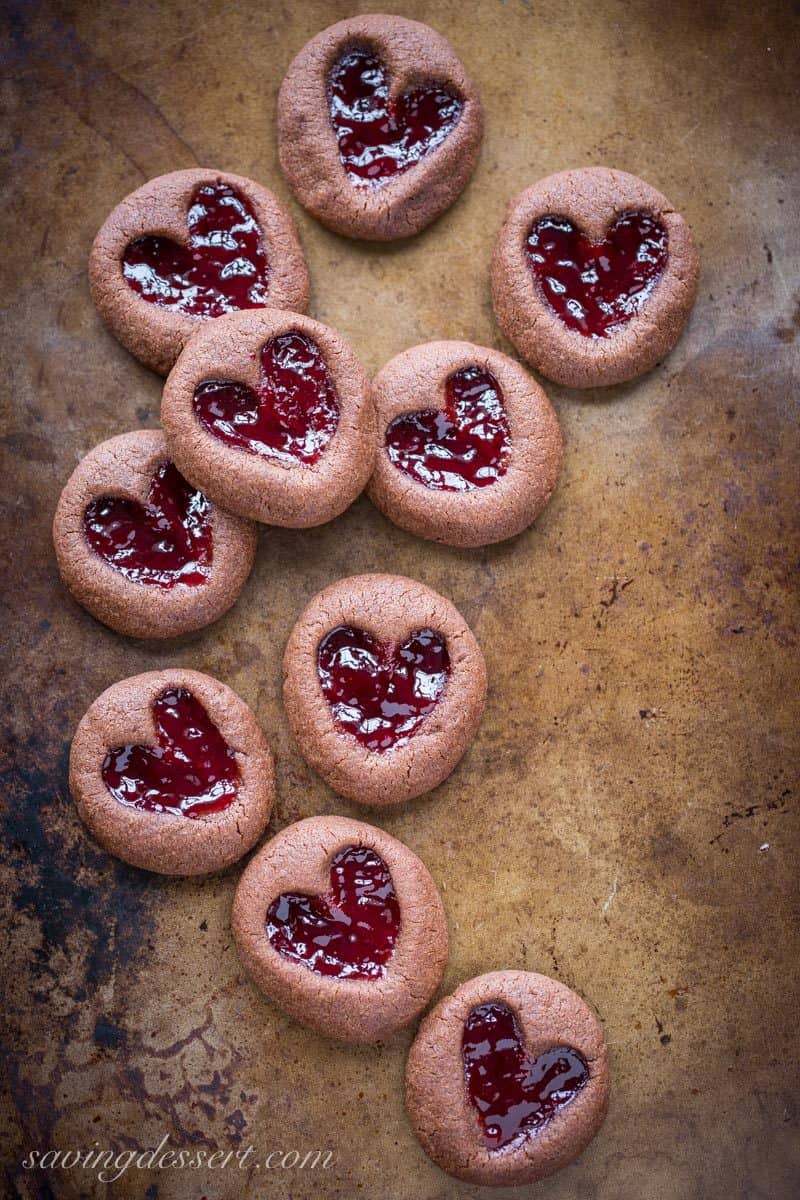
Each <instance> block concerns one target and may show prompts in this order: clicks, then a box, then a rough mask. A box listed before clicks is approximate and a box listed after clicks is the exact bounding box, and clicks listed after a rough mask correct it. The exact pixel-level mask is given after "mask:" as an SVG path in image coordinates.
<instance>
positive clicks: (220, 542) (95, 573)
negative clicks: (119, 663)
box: [53, 429, 256, 638]
mask: <svg viewBox="0 0 800 1200" xmlns="http://www.w3.org/2000/svg"><path fill="white" fill-rule="evenodd" d="M162 470H168V471H169V472H170V474H171V488H172V490H173V491H174V492H175V495H172V496H170V497H169V500H170V505H171V506H172V502H173V501H176V500H177V502H178V505H180V504H182V505H183V506H184V512H183V516H184V518H185V520H186V522H187V523H188V524H187V525H185V526H184V527H183V528H184V533H185V534H186V540H185V547H184V550H183V552H182V554H181V553H180V552H179V548H178V549H177V550H176V548H175V546H174V545H173V546H172V548H171V549H170V547H169V546H165V545H164V542H163V521H164V520H165V514H164V510H163V509H159V508H158V507H156V508H155V509H154V508H153V506H152V504H151V503H150V501H151V499H152V497H153V492H152V489H153V486H154V482H155V483H156V484H157V482H158V477H159V475H160V473H161V472H162ZM172 472H174V474H172ZM104 501H105V502H107V507H106V511H105V512H103V511H102V510H103V507H104ZM108 502H110V503H108ZM115 502H116V503H117V504H119V506H120V509H119V512H115V508H114V505H115ZM132 509H133V510H134V511H133V513H132V511H131V510H132ZM126 510H127V511H126ZM142 510H144V511H142ZM176 515H177V516H180V515H181V514H180V512H179V511H178V510H177V509H175V510H174V511H173V512H172V516H173V517H175V516H176ZM120 519H121V520H122V521H123V522H126V521H130V520H138V521H139V522H140V525H142V526H144V528H143V530H142V532H143V534H144V536H145V538H146V542H147V545H146V546H145V547H144V550H143V552H144V553H145V557H146V558H147V559H148V560H149V561H151V562H152V563H153V564H154V565H153V566H152V567H146V568H145V570H143V571H140V572H139V577H138V578H137V570H136V568H135V566H134V565H133V564H132V563H131V562H130V561H129V560H130V555H131V547H130V545H129V544H128V541H127V539H128V536H129V534H130V527H129V525H127V526H125V527H124V528H123V526H122V525H120V524H119V521H120ZM179 524H180V522H179ZM115 525H116V526H117V529H118V530H119V533H116V532H115V528H114V527H115ZM90 532H91V533H92V535H95V534H96V547H97V548H93V546H92V545H91V544H90V542H89V540H88V537H89V534H90ZM172 532H180V530H178V531H172ZM115 538H116V543H117V544H115ZM53 545H54V547H55V552H56V559H57V561H58V569H59V571H60V573H61V578H62V579H63V581H64V583H65V585H66V587H67V588H68V589H69V591H70V592H71V593H72V595H73V596H74V598H75V599H76V600H77V601H78V603H79V604H81V605H82V606H83V607H84V608H85V609H87V610H88V612H90V613H91V614H92V616H93V617H96V618H97V620H98V621H102V622H103V624H104V625H108V626H110V627H111V628H112V629H115V630H116V631H117V632H118V633H123V634H126V635H127V636H128V637H138V638H166V637H175V636H176V635H178V634H181V633H189V632H191V631H193V630H195V629H202V628H203V627H204V626H206V625H210V624H211V623H212V622H213V621H216V620H217V619H218V618H219V617H221V616H222V615H223V614H224V613H226V612H227V611H228V609H229V608H231V606H232V605H233V604H234V603H235V602H236V600H237V599H238V597H239V594H240V592H241V590H242V588H243V587H244V585H245V583H246V582H247V578H248V576H249V574H250V570H251V568H252V566H253V561H254V558H255V552H256V527H255V525H253V524H252V523H251V522H250V521H245V520H242V519H241V518H240V517H235V516H233V515H232V514H230V513H228V512H225V511H224V510H223V509H221V508H218V507H217V506H216V505H213V504H210V503H209V502H208V501H207V499H206V497H205V496H203V495H202V494H201V493H199V492H196V491H195V490H194V489H193V488H192V487H191V485H189V484H188V483H187V482H186V481H185V479H182V478H181V477H180V474H179V473H178V472H177V471H176V470H175V467H174V465H173V460H172V455H171V454H170V452H169V449H168V447H167V443H166V441H165V439H164V435H163V433H162V432H161V431H160V430H156V429H137V430H134V431H133V432H131V433H121V434H119V435H118V436H117V437H113V438H109V440H108V441H106V442H101V443H100V445H98V446H95V447H94V449H93V450H90V451H89V453H88V454H87V455H86V456H85V457H84V458H83V459H81V461H80V463H79V464H78V466H77V467H76V468H75V470H74V471H73V473H72V475H71V476H70V478H69V480H68V481H67V483H66V485H65V487H64V489H63V491H62V493H61V496H60V498H59V501H58V505H57V507H56V512H55V517H54V519H53ZM101 551H102V552H101ZM176 555H178V559H179V560H180V561H178V560H177V559H176ZM193 555H194V556H195V558H196V561H193V557H192V556H193ZM159 563H165V564H166V566H163V567H162V566H159ZM187 580H188V581H187Z"/></svg>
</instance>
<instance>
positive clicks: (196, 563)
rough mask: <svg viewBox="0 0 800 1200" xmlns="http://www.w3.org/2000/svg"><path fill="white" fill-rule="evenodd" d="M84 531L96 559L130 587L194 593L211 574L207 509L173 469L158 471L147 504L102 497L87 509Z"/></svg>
mask: <svg viewBox="0 0 800 1200" xmlns="http://www.w3.org/2000/svg"><path fill="white" fill-rule="evenodd" d="M83 528H84V532H85V535H86V540H87V541H88V543H89V545H90V546H91V548H92V549H93V550H94V552H95V554H99V555H100V557H101V558H103V559H104V560H105V561H106V562H107V563H109V564H110V565H111V566H112V567H114V568H115V570H117V571H120V572H121V574H123V575H124V576H125V577H126V579H130V580H132V581H133V582H134V583H145V584H153V585H156V586H158V587H162V588H172V587H174V586H175V584H176V583H181V584H185V585H188V586H190V587H197V586H198V585H199V584H203V583H205V582H206V580H207V579H208V576H209V573H210V571H211V561H212V557H213V540H212V534H211V505H210V503H209V501H208V500H207V499H206V497H205V496H204V495H203V493H202V492H198V491H197V490H196V489H195V488H193V487H192V486H191V484H190V483H188V482H187V481H186V480H185V479H184V478H183V476H182V475H181V473H180V472H179V470H178V468H177V467H176V466H175V464H174V463H171V462H168V463H164V464H163V465H162V466H160V467H159V468H158V470H157V471H156V473H155V475H154V476H153V478H152V480H151V483H150V491H149V493H148V499H147V504H140V503H139V502H138V501H137V500H127V499H124V498H122V497H120V496H100V497H98V498H97V499H96V500H92V502H91V504H89V506H88V507H87V509H86V511H85V513H84V516H83Z"/></svg>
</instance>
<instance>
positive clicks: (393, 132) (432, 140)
mask: <svg viewBox="0 0 800 1200" xmlns="http://www.w3.org/2000/svg"><path fill="white" fill-rule="evenodd" d="M389 90H390V85H389V78H388V76H387V73H386V68H385V66H384V64H383V62H382V61H381V60H380V58H378V56H377V55H376V54H374V53H373V52H372V51H370V50H366V49H352V50H348V51H347V53H345V54H344V55H343V56H342V57H341V58H340V59H339V61H338V62H337V63H336V65H335V66H334V68H333V70H332V71H331V74H330V79H329V81H328V102H329V105H330V114H331V124H332V125H333V129H334V132H335V134H336V139H337V141H338V143H339V157H340V158H341V160H342V163H343V165H344V169H345V171H346V172H347V174H348V175H349V176H350V179H351V181H352V182H353V183H356V184H361V185H362V186H367V187H380V186H381V185H382V184H385V183H387V182H388V181H389V180H390V179H392V178H393V177H394V176H395V175H399V174H400V173H401V172H402V171H406V170H408V168H409V167H411V166H413V165H414V163H416V162H419V160H420V159H421V158H422V157H424V155H426V154H429V153H430V152H431V150H434V149H435V148H436V147H437V146H438V145H440V144H441V143H442V142H443V141H444V139H445V138H446V137H447V135H448V133H450V131H451V130H452V129H453V128H454V127H455V126H456V124H457V123H458V119H459V117H460V116H461V111H462V108H463V104H462V102H461V100H460V99H459V98H458V96H455V95H453V93H452V92H448V91H446V90H445V89H444V88H440V87H427V88H416V89H415V90H413V91H409V92H404V93H403V94H402V95H401V96H399V97H397V99H396V100H392V99H391V98H390V96H389Z"/></svg>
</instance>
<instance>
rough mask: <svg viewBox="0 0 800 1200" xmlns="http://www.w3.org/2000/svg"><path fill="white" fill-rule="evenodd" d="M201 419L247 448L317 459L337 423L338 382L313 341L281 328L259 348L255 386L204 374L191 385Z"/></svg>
mask: <svg viewBox="0 0 800 1200" xmlns="http://www.w3.org/2000/svg"><path fill="white" fill-rule="evenodd" d="M193 403H194V411H195V415H196V416H197V419H198V420H199V421H200V423H201V425H203V427H204V428H205V429H207V430H208V432H209V433H211V434H213V435H214V437H216V438H219V440H220V441H222V442H225V443H226V445H228V446H235V447H236V448H237V449H239V450H246V451H248V453H250V454H259V455H261V456H263V457H265V458H271V459H276V460H278V461H279V462H283V463H286V464H287V465H289V466H293V465H295V464H296V463H298V462H299V463H302V464H305V465H307V466H311V465H312V464H313V463H315V462H317V461H318V460H319V459H320V458H321V456H322V454H323V452H324V451H325V449H326V447H327V446H328V443H329V442H330V440H331V438H332V437H333V435H334V433H335V432H336V428H337V426H338V424H339V400H338V397H337V395H336V388H335V387H334V384H333V380H332V378H331V375H330V372H329V370H328V366H327V363H326V362H325V359H324V358H323V356H322V352H321V351H320V348H319V346H318V345H317V343H316V342H315V341H314V340H313V339H312V338H310V337H308V336H307V335H306V334H304V333H298V332H291V333H282V334H279V335H278V336H277V337H273V338H270V340H269V341H268V342H266V343H265V345H264V346H262V348H261V378H260V380H259V384H258V391H257V392H256V391H254V390H253V389H252V388H251V387H248V385H247V384H246V383H237V382H235V381H234V380H230V379H207V380H205V381H204V382H202V383H199V384H198V385H197V387H196V388H195V391H194V402H193Z"/></svg>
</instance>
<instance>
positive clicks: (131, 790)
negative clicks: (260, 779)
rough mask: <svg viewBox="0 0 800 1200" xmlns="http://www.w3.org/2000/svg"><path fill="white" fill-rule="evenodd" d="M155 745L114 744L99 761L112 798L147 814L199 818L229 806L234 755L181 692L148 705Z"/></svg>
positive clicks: (197, 704)
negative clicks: (155, 734) (154, 730)
mask: <svg viewBox="0 0 800 1200" xmlns="http://www.w3.org/2000/svg"><path fill="white" fill-rule="evenodd" d="M153 717H154V720H155V726H156V733H157V735H158V745H157V746H118V747H117V748H116V749H115V750H109V752H108V754H106V757H105V760H104V762H103V772H102V773H103V782H104V783H105V785H106V787H107V788H108V790H109V791H110V792H111V795H112V796H113V797H114V799H115V800H119V802H120V804H126V805H128V806H129V807H131V808H141V809H145V810H146V811H147V812H156V813H177V814H182V815H183V816H184V817H204V816H206V815H207V814H209V813H216V812H221V811H222V809H224V808H227V807H228V805H229V804H231V803H232V801H233V799H234V797H235V796H236V792H237V789H238V786H239V768H238V766H237V765H236V759H235V758H234V752H233V750H231V748H230V747H229V746H228V744H227V742H226V741H225V739H224V737H223V736H222V734H221V733H220V731H219V730H218V729H217V727H216V725H215V724H214V723H213V721H212V720H211V718H210V717H209V715H208V713H207V712H206V710H205V709H204V708H203V705H202V704H201V703H200V701H199V700H198V699H197V698H196V697H195V696H193V695H192V693H191V692H190V691H189V690H188V689H187V688H168V689H167V691H165V692H162V693H161V695H160V696H159V697H158V699H157V700H156V701H155V702H154V704H153Z"/></svg>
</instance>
